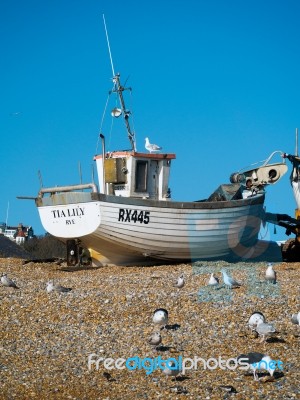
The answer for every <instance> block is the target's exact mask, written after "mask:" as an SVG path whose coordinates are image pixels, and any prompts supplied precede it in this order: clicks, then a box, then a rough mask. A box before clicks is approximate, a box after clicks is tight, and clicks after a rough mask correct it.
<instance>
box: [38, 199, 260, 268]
mask: <svg viewBox="0 0 300 400" xmlns="http://www.w3.org/2000/svg"><path fill="white" fill-rule="evenodd" d="M45 199H46V200H45ZM75 200H76V201H75ZM72 201H73V202H70V199H69V198H68V195H67V194H66V193H64V194H55V195H54V196H52V197H50V198H49V197H48V198H40V199H38V200H37V206H38V211H39V214H40V218H41V221H42V224H43V226H44V228H45V229H46V230H47V231H48V232H49V233H50V234H52V235H54V236H56V237H58V238H59V239H61V240H63V241H66V240H68V239H77V240H79V242H80V246H82V247H85V248H88V249H89V251H90V254H91V257H92V260H93V264H94V265H106V264H113V265H137V264H149V263H154V262H155V261H156V262H157V261H159V260H160V261H164V262H167V261H172V262H183V261H193V260H201V259H218V258H223V259H225V258H226V257H229V256H231V255H234V256H236V257H245V255H247V253H248V252H249V251H250V249H251V247H252V246H254V245H255V243H256V242H257V238H258V232H259V229H260V224H261V219H262V215H263V203H264V194H263V193H262V194H257V195H256V196H253V197H250V198H247V199H240V200H232V201H210V202H208V201H204V202H173V201H156V200H144V199H132V198H123V197H118V196H108V195H104V194H95V193H72Z"/></svg>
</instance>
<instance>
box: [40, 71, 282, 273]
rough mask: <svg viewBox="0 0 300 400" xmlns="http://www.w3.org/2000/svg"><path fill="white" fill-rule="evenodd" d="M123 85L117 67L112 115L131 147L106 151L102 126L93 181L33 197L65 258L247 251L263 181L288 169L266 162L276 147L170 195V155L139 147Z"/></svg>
mask: <svg viewBox="0 0 300 400" xmlns="http://www.w3.org/2000/svg"><path fill="white" fill-rule="evenodd" d="M124 90H125V88H124V87H123V86H122V85H121V82H120V74H115V75H114V76H113V89H112V91H111V93H112V94H115V95H116V97H117V98H118V100H119V104H120V107H115V108H114V109H113V110H112V115H113V116H114V117H116V118H118V117H120V116H122V118H123V120H124V122H125V127H126V131H127V136H128V139H129V142H130V149H129V150H116V151H109V152H107V151H106V149H105V136H104V135H103V134H102V133H101V134H100V138H101V144H102V148H101V151H100V152H99V153H100V154H97V155H96V156H94V161H95V164H96V169H97V176H98V181H96V182H95V181H93V182H90V183H86V184H78V185H67V186H55V187H48V188H44V187H42V188H41V189H40V190H39V193H38V196H37V197H36V198H35V203H36V206H37V209H38V212H39V216H40V219H41V222H42V225H43V227H44V228H45V230H46V231H47V232H49V233H50V234H51V235H53V236H55V237H57V238H58V239H60V240H61V241H63V242H65V243H66V245H67V246H66V247H67V260H68V264H69V265H74V264H76V263H79V262H83V260H84V259H88V260H89V261H90V262H91V263H92V265H95V266H101V265H148V264H155V263H159V262H160V263H162V262H163V263H166V262H172V263H174V262H188V261H193V260H213V259H227V258H229V257H232V256H236V257H240V258H243V257H246V258H247V254H249V252H250V253H251V251H250V250H251V249H252V248H253V246H255V245H256V243H257V240H258V233H259V230H260V225H261V221H262V219H263V216H264V200H265V188H266V186H268V185H272V184H275V183H276V182H278V180H279V179H280V178H281V177H282V176H283V175H284V174H285V173H286V171H287V166H286V163H285V162H284V161H280V162H277V163H272V162H271V157H273V156H274V154H275V153H276V152H274V153H272V154H271V156H270V157H269V158H268V159H267V160H266V162H264V163H262V165H259V166H256V167H253V166H252V167H251V168H250V169H248V170H245V171H239V172H237V173H234V174H232V175H231V176H230V180H229V182H228V183H225V184H221V185H219V186H218V187H217V189H216V190H215V191H214V192H213V193H212V194H211V195H210V196H209V197H207V198H206V199H203V200H195V201H190V202H186V201H173V200H172V199H171V191H170V188H169V178H170V170H171V165H172V162H173V161H174V160H175V158H176V156H175V154H173V153H162V152H161V151H159V150H157V149H156V150H153V151H152V150H151V149H150V151H148V152H145V151H143V152H139V151H137V149H136V140H135V133H134V132H133V131H132V129H131V126H130V122H129V119H130V112H129V111H128V110H127V108H126V106H125V99H124V96H123V92H124ZM252 253H253V252H252ZM252 253H251V254H252ZM87 255H88V256H87Z"/></svg>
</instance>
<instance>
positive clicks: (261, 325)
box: [255, 320, 276, 343]
mask: <svg viewBox="0 0 300 400" xmlns="http://www.w3.org/2000/svg"><path fill="white" fill-rule="evenodd" d="M255 330H256V332H257V333H258V334H259V336H261V337H262V339H261V341H260V343H261V342H263V341H265V340H266V336H272V334H273V333H275V332H276V329H275V328H274V326H273V325H272V324H268V323H266V322H263V321H262V320H258V322H257V325H256V328H255Z"/></svg>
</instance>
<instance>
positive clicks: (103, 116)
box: [96, 93, 110, 154]
mask: <svg viewBox="0 0 300 400" xmlns="http://www.w3.org/2000/svg"><path fill="white" fill-rule="evenodd" d="M109 96H110V93H109V94H108V96H107V99H106V103H105V107H104V110H103V114H102V118H101V123H100V133H102V127H103V121H104V118H105V114H106V110H107V105H108V100H109ZM99 141H100V135H98V140H97V144H96V154H97V153H98V146H99Z"/></svg>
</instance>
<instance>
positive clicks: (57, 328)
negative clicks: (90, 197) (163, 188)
mask: <svg viewBox="0 0 300 400" xmlns="http://www.w3.org/2000/svg"><path fill="white" fill-rule="evenodd" d="M266 264H267V263H266V262H256V263H249V262H248V263H243V262H238V263H232V264H229V263H226V262H224V261H218V262H203V263H201V262H196V263H193V264H178V265H160V266H154V267H101V268H96V267H81V268H70V267H67V265H66V264H64V263H62V264H60V265H58V264H56V263H34V262H29V263H27V264H23V261H22V259H18V258H2V259H0V273H7V275H8V276H9V277H10V278H11V279H13V280H14V282H15V283H16V284H17V286H18V288H19V289H14V288H10V287H4V286H3V285H0V298H1V319H0V321H1V341H0V347H1V352H0V376H1V392H0V396H1V399H18V400H20V399H49V400H50V399H74V400H75V399H80V400H83V399H89V400H93V399H101V400H104V399H106V400H115V399H116V400H121V399H122V400H124V399H199V400H204V399H268V400H269V399H270V400H271V399H272V400H274V399H280V400H284V399H286V400H287V399H300V373H299V368H300V357H299V343H300V326H299V325H296V324H292V322H291V316H292V314H293V313H298V312H299V311H300V263H283V262H278V263H274V269H275V270H276V272H277V283H276V284H267V283H266V282H265V279H264V274H265V270H266ZM222 268H225V269H226V270H227V271H228V272H229V273H230V274H231V275H232V276H234V278H235V279H236V280H238V281H239V282H241V286H240V287H239V288H235V289H228V288H225V287H224V285H223V284H222V276H221V274H220V270H221V269H222ZM212 272H214V273H215V275H216V276H218V277H219V279H220V285H219V286H218V287H209V286H208V285H207V281H208V279H209V276H210V274H211V273H212ZM181 273H183V274H184V278H185V285H184V287H183V288H182V289H177V288H176V287H174V283H175V281H176V280H177V278H178V276H179V275H180V274H181ZM49 280H54V282H56V283H59V284H61V285H63V286H65V287H69V288H72V290H71V291H70V292H67V293H57V292H51V293H48V292H47V291H46V284H47V282H48V281H49ZM157 308H165V309H167V310H168V312H169V321H168V325H167V327H166V328H165V329H162V330H161V335H162V343H161V345H160V346H159V347H158V348H157V349H156V348H155V347H154V346H151V345H150V344H149V342H148V340H149V337H150V335H151V334H152V333H153V332H155V331H157V327H155V326H154V324H153V321H152V315H153V312H154V310H156V309H157ZM254 311H260V312H262V313H263V314H264V315H265V317H266V319H267V321H268V322H270V323H272V324H274V326H275V327H276V333H275V334H274V335H273V336H272V337H271V338H269V339H267V341H265V342H261V341H260V338H258V337H257V335H256V334H255V332H253V331H251V330H250V329H249V328H248V326H247V322H248V319H249V316H250V315H251V314H252V313H253V312H254ZM253 351H255V352H260V353H264V354H268V355H269V356H270V357H271V358H272V359H273V360H280V361H281V366H282V368H279V369H278V370H276V371H275V373H274V378H273V379H272V378H271V377H270V375H269V374H268V373H261V374H259V377H260V380H259V381H255V380H254V379H253V374H252V373H251V372H250V373H249V372H248V371H242V370H240V369H239V368H235V369H233V368H230V365H231V366H232V363H231V364H229V363H228V364H226V365H227V366H226V367H225V368H220V367H219V366H216V365H215V364H214V363H213V361H211V363H210V366H212V368H208V367H207V368H206V369H205V368H204V364H203V363H202V362H200V363H198V365H197V368H191V369H189V370H187V371H185V373H184V374H181V375H178V376H177V377H176V379H175V378H174V377H173V378H172V377H168V376H166V375H165V374H164V373H163V372H162V370H161V368H159V367H158V366H157V368H153V371H151V373H150V367H149V365H151V364H149V363H151V360H154V359H156V360H157V359H158V357H160V359H161V360H167V359H169V358H173V359H174V358H175V359H176V360H178V359H179V357H182V359H183V358H189V359H191V360H192V361H193V360H195V357H199V358H202V359H203V360H206V361H207V360H209V359H217V360H218V359H219V357H221V359H222V360H225V361H226V360H228V359H231V358H236V357H237V356H238V355H240V354H243V353H249V352H253ZM91 355H93V356H91ZM134 357H135V359H134V360H135V361H134V360H132V362H131V364H130V365H131V367H130V368H126V367H125V365H124V361H123V364H122V363H121V362H120V361H119V364H118V362H116V360H118V359H125V360H127V359H128V358H134ZM145 358H148V363H145V364H144V365H145V366H144V367H143V364H142V363H141V362H140V364H138V362H137V361H136V360H143V359H145ZM89 359H90V360H93V362H90V365H89V363H88V360H89ZM107 359H111V360H110V361H106V366H107V367H108V368H105V367H104V360H107ZM97 360H99V361H98V364H97V362H96V361H97ZM192 361H191V362H192ZM191 362H190V365H191ZM153 365H154V364H153ZM207 365H208V364H207ZM118 366H119V367H120V368H117V367H118ZM122 366H123V368H122Z"/></svg>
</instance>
